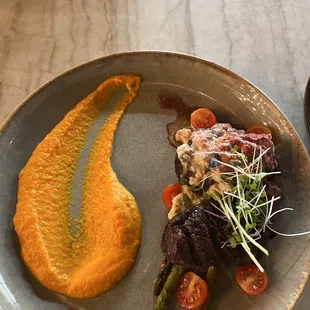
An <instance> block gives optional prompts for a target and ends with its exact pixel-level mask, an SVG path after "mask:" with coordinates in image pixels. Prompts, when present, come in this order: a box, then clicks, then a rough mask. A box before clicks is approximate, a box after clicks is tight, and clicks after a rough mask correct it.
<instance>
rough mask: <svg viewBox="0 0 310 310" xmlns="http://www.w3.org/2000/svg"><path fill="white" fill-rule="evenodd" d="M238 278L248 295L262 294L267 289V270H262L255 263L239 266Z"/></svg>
mask: <svg viewBox="0 0 310 310" xmlns="http://www.w3.org/2000/svg"><path fill="white" fill-rule="evenodd" d="M236 280H237V283H238V284H239V286H240V287H241V288H242V289H243V290H244V291H245V292H246V293H247V294H248V295H259V294H261V293H262V292H263V291H264V290H265V289H266V287H267V283H268V278H267V274H266V272H261V271H260V270H259V269H258V267H257V266H256V265H254V264H250V265H244V266H240V267H238V268H237V272H236Z"/></svg>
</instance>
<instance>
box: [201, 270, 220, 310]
mask: <svg viewBox="0 0 310 310" xmlns="http://www.w3.org/2000/svg"><path fill="white" fill-rule="evenodd" d="M206 280H207V284H208V291H209V292H208V298H207V302H206V303H205V304H204V305H203V306H202V307H201V310H207V309H209V307H210V305H211V302H212V295H213V291H214V286H215V280H216V268H215V267H214V266H211V267H209V268H208V271H207V275H206Z"/></svg>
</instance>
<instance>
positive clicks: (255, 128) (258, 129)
mask: <svg viewBox="0 0 310 310" xmlns="http://www.w3.org/2000/svg"><path fill="white" fill-rule="evenodd" d="M246 133H256V134H262V133H265V134H268V135H271V130H270V129H269V128H268V127H267V126H265V125H254V126H251V127H250V128H248V129H247V131H246Z"/></svg>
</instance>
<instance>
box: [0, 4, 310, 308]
mask: <svg viewBox="0 0 310 310" xmlns="http://www.w3.org/2000/svg"><path fill="white" fill-rule="evenodd" d="M309 15H310V1H309V0H268V1H267V0H239V1H230V0H219V1H211V0H192V1H190V0H157V1H145V0H131V1H130V0H10V1H6V0H0V122H2V121H3V120H4V119H5V118H6V117H7V116H8V115H9V114H10V113H11V112H12V110H13V109H14V108H15V107H16V106H17V105H18V104H19V103H20V102H21V100H23V99H24V98H25V97H26V96H27V95H28V94H30V93H31V92H32V91H33V90H35V89H36V88H37V87H39V86H40V85H41V84H43V83H45V82H46V81H48V80H49V79H51V78H53V77H54V76H55V75H57V74H59V73H61V72H63V71H65V70H67V69H68V68H70V67H72V66H75V65H77V64H80V63H81V62H84V61H87V60H90V59H93V58H96V57H100V56H104V55H107V54H111V53H117V52H122V51H130V50H152V49H156V50H159V49H160V50H171V51H176V52H181V53H190V54H194V55H196V56H199V57H203V58H206V59H208V60H210V61H214V62H216V63H218V64H220V65H222V66H225V67H228V68H229V69H231V70H233V71H235V72H237V73H239V74H241V75H242V76H244V77H246V78H248V79H249V80H250V81H252V82H253V83H254V84H256V85H257V86H258V87H260V88H261V89H262V90H263V91H265V92H266V94H267V95H269V96H270V97H271V98H272V99H273V100H274V101H275V102H276V103H277V105H278V106H279V107H280V108H281V109H282V110H283V112H284V113H285V114H286V115H287V116H288V118H289V119H290V120H291V122H292V123H293V125H294V126H295V128H296V130H297V131H298V133H299V134H300V136H301V138H302V139H303V141H304V142H305V144H306V147H307V148H308V150H310V144H309V143H308V139H307V136H306V131H305V127H304V122H303V114H302V113H303V107H302V105H303V93H304V90H305V85H306V82H307V80H308V77H309V75H310V61H309V58H310V31H309V29H310V19H309ZM309 294H310V292H309ZM301 307H302V306H301ZM300 309H302V308H300ZM304 309H306V308H304Z"/></svg>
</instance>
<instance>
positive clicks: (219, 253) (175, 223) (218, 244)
mask: <svg viewBox="0 0 310 310" xmlns="http://www.w3.org/2000/svg"><path fill="white" fill-rule="evenodd" d="M209 212H212V213H214V214H218V211H217V210H216V209H215V208H214V207H213V206H212V205H211V204H210V203H206V204H203V205H199V206H197V207H195V208H192V209H190V210H187V211H185V212H182V213H180V214H177V215H176V216H175V217H173V218H172V219H171V220H170V221H169V222H168V224H167V225H166V227H165V230H164V233H163V237H162V243H161V246H162V250H163V252H164V255H165V258H166V259H167V260H168V261H169V262H171V263H173V264H177V265H182V266H184V267H185V268H190V269H195V270H200V271H201V270H204V271H206V270H207V268H208V267H209V266H216V265H218V264H221V263H223V262H225V261H227V262H235V264H236V265H241V264H248V263H251V259H250V258H249V256H248V254H247V253H246V252H245V251H244V250H243V248H242V247H241V246H237V247H236V248H232V247H230V246H227V245H226V246H224V247H222V246H223V244H224V243H225V242H226V241H227V240H228V238H229V237H230V231H229V229H228V228H227V222H226V221H224V220H222V219H220V218H218V217H216V216H214V215H211V214H210V213H209ZM271 237H272V234H270V232H267V231H266V232H265V234H264V235H263V238H261V239H260V240H259V243H260V244H262V245H263V246H266V243H267V240H268V239H270V238H271ZM249 246H250V248H251V251H252V253H253V254H254V255H255V257H257V258H258V259H259V258H260V257H261V255H262V253H261V252H260V251H259V250H258V249H257V248H256V247H252V246H251V245H250V244H249Z"/></svg>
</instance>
